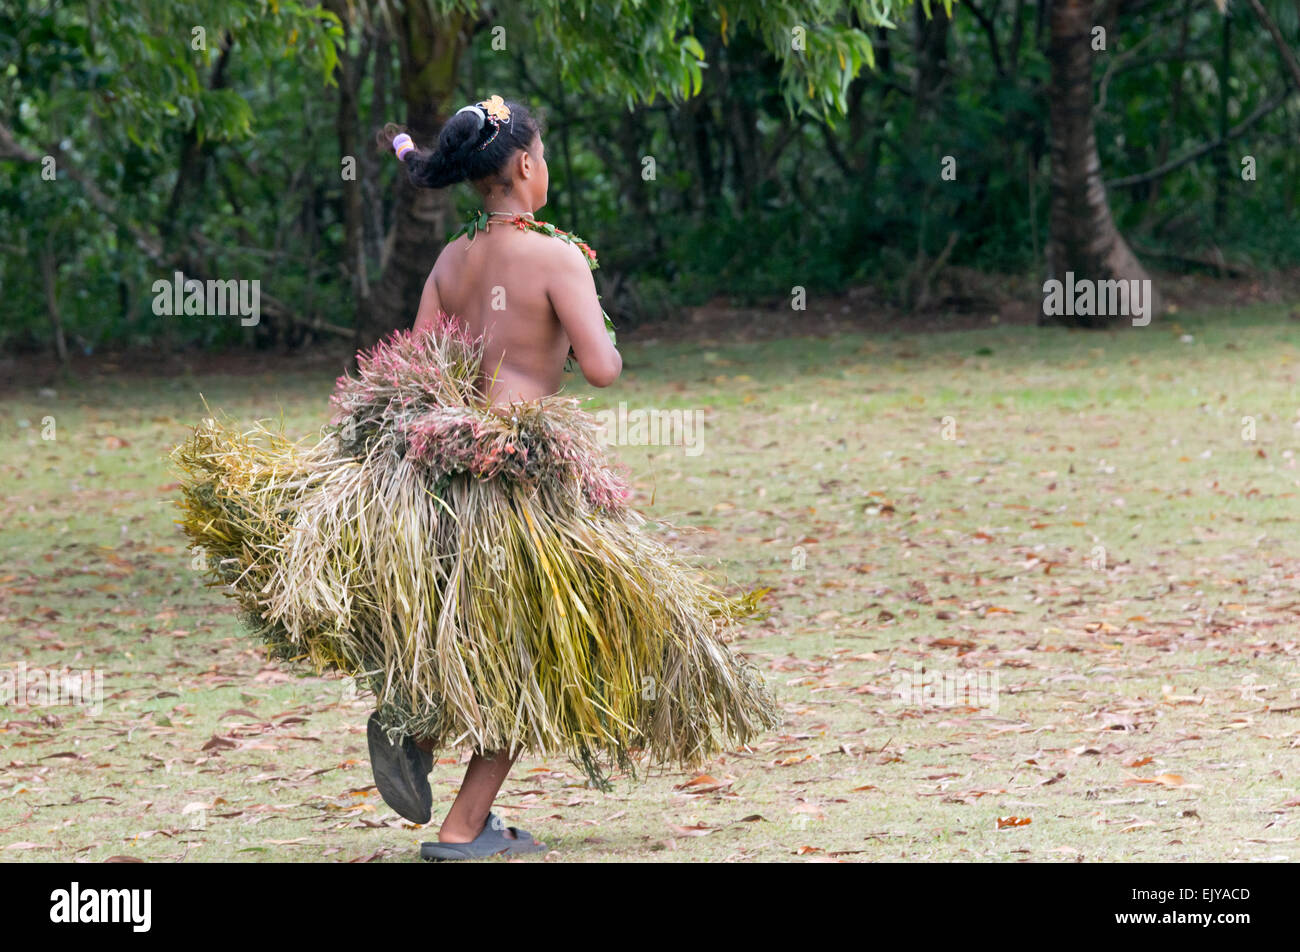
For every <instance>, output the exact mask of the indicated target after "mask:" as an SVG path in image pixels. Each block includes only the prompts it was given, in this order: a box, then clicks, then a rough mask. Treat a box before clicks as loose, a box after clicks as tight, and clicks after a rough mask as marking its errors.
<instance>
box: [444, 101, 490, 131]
mask: <svg viewBox="0 0 1300 952" xmlns="http://www.w3.org/2000/svg"><path fill="white" fill-rule="evenodd" d="M470 110H473V112H474V115H475V117H476V118H477V119H478V127H479V128H480V129H482V128H483V123H484V122H486V121H487V113H486V112H485V111H484V110H483V108H482V107H481V106H479V105H477V104H476V105H473V106H461V107H460V108H459V109H457V110H456V115H457V116H459V115H460V114H461V113H462V112H469V111H470ZM452 118H455V116H453V117H452Z"/></svg>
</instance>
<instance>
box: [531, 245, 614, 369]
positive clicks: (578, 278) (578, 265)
mask: <svg viewBox="0 0 1300 952" xmlns="http://www.w3.org/2000/svg"><path fill="white" fill-rule="evenodd" d="M554 244H555V253H554V260H555V266H554V268H553V269H551V275H550V278H549V280H548V282H547V286H546V293H547V296H548V297H549V298H550V301H551V307H553V308H555V315H556V317H558V318H559V319H560V324H561V325H563V327H564V330H565V333H567V334H568V335H569V342H570V343H571V344H572V345H573V355H574V357H576V358H577V359H578V366H579V367H581V368H582V375H583V376H584V377H586V378H587V382H588V383H590V384H591V385H592V386H593V387H608V386H609V385H610V384H612V383H613V382H614V381H615V380H617V379H618V375H619V374H620V373H622V372H623V358H622V356H621V355H620V354H619V352H618V350H617V349H615V347H614V345H613V344H611V343H610V340H609V335H608V334H606V333H605V314H604V312H603V311H601V309H600V298H598V297H597V296H596V282H595V281H594V280H593V279H592V277H591V267H590V265H589V264H588V263H587V257H586V255H584V254H583V253H582V252H581V251H580V250H578V248H577V247H575V246H574V245H571V244H568V243H567V242H562V241H557V242H555V243H554Z"/></svg>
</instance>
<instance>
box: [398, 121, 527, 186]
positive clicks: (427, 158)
mask: <svg viewBox="0 0 1300 952" xmlns="http://www.w3.org/2000/svg"><path fill="white" fill-rule="evenodd" d="M506 106H507V107H509V109H510V118H509V119H508V120H506V121H505V122H502V123H501V126H500V131H499V132H498V133H497V136H496V138H494V139H492V141H491V142H490V143H489V144H488V146H487V147H486V148H483V149H480V148H479V146H481V145H482V144H483V143H484V142H487V140H488V138H489V137H490V136H491V135H492V132H493V130H494V128H495V127H494V126H493V124H492V122H491V121H490V120H487V119H485V118H484V117H483V113H482V112H481V111H480V110H468V109H467V110H466V111H464V112H458V113H456V115H454V116H452V117H451V118H450V119H448V120H447V121H446V122H445V123H444V124H443V127H442V129H441V130H440V131H439V132H438V147H437V148H436V149H434V150H432V151H426V150H424V149H415V150H414V151H412V152H408V153H407V154H406V159H405V162H406V172H407V175H409V176H410V179H411V184H412V185H418V186H420V187H422V188H446V187H447V186H448V185H454V184H455V183H456V182H464V181H467V180H468V181H471V182H475V181H478V180H479V179H485V178H488V177H490V176H494V175H499V174H500V172H501V170H502V169H504V168H505V167H506V163H507V162H509V161H510V159H511V158H512V157H513V156H514V154H515V153H516V152H518V151H519V150H521V149H524V150H527V149H528V148H529V147H530V146H531V145H532V144H533V139H534V138H535V137H536V136H537V133H538V131H539V129H538V125H537V120H536V119H534V118H533V114H532V113H531V112H529V110H528V107H527V106H525V105H523V104H522V103H517V102H513V101H507V102H506ZM480 119H483V120H484V121H483V122H482V124H480V122H479V120H480ZM405 131H406V129H405V128H404V127H402V126H399V125H397V124H396V123H392V122H390V123H388V124H387V125H385V126H384V128H383V129H381V130H380V132H379V135H378V136H377V137H376V138H377V139H378V141H379V143H380V144H381V145H383V146H386V147H387V148H389V149H392V147H393V139H395V138H396V137H397V135H398V134H399V133H401V132H405Z"/></svg>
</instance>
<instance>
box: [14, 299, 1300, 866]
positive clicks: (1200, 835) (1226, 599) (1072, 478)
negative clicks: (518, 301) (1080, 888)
mask: <svg viewBox="0 0 1300 952" xmlns="http://www.w3.org/2000/svg"><path fill="white" fill-rule="evenodd" d="M1288 310H1289V309H1288V308H1287V307H1276V306H1260V307H1254V308H1250V309H1246V310H1239V311H1232V312H1212V313H1203V314H1198V315H1195V316H1189V315H1181V314H1180V315H1174V316H1172V317H1170V318H1166V319H1165V320H1163V321H1159V322H1156V323H1153V324H1152V325H1151V326H1149V327H1147V328H1143V329H1134V328H1125V329H1123V330H1117V331H1115V332H1103V333H1082V332H1071V331H1065V330H1061V329H1035V328H1023V327H1014V328H1012V327H1002V328H999V327H997V326H991V327H990V328H989V329H987V330H982V331H974V332H961V333H948V334H933V335H915V336H898V337H895V338H889V339H882V338H880V337H874V338H866V337H861V336H852V335H849V336H841V337H836V338H833V339H812V338H791V339H787V340H781V341H777V342H768V343H761V344H760V343H744V342H731V341H724V340H715V341H702V342H699V341H697V342H692V343H678V344H671V345H669V344H660V343H656V342H654V341H642V342H637V343H633V344H630V345H628V346H627V347H626V349H625V358H626V369H625V371H624V375H623V378H622V379H621V380H620V381H619V382H618V383H617V384H616V385H615V386H614V387H613V388H610V389H608V390H604V391H592V390H589V389H587V388H585V386H583V385H581V384H580V383H579V382H574V383H573V384H572V389H573V390H574V391H575V392H580V393H587V394H590V395H592V396H593V400H592V402H591V405H590V406H591V408H592V409H593V410H597V409H604V408H617V407H618V405H619V403H620V402H624V403H626V405H627V408H628V409H629V410H637V409H647V408H656V409H665V410H670V409H680V410H691V411H698V412H699V413H701V414H702V415H703V420H704V426H703V430H702V431H701V442H700V444H699V448H700V450H701V451H700V452H699V453H698V455H691V454H688V453H687V452H686V451H685V450H684V448H683V447H680V446H679V447H671V446H640V445H637V446H621V447H619V448H618V449H617V453H618V454H619V456H620V457H621V458H622V459H623V460H624V461H625V462H626V463H627V464H628V465H629V466H630V467H631V469H632V471H633V473H634V474H635V476H636V482H637V490H638V499H637V504H638V505H639V506H640V508H642V510H643V511H644V512H646V514H647V515H648V516H649V517H650V518H651V519H655V518H659V519H664V520H666V521H668V522H670V523H673V524H675V526H676V527H677V528H676V529H675V530H664V531H671V532H672V533H673V534H674V539H675V541H676V543H677V544H678V545H681V546H683V547H685V548H687V549H688V550H690V551H692V552H693V553H695V554H696V555H697V557H698V559H699V562H700V564H701V566H703V567H706V568H707V569H708V570H709V571H711V572H713V573H715V574H716V576H717V577H718V578H719V579H720V580H723V581H724V582H725V584H727V585H729V586H734V587H736V588H739V587H741V586H754V585H760V586H765V587H769V588H770V589H771V593H770V594H769V595H768V596H767V604H768V605H769V607H770V609H771V611H770V614H769V616H768V617H767V618H766V619H764V620H762V621H760V622H756V623H753V624H750V625H749V626H747V628H746V629H745V631H744V633H743V636H742V637H741V638H739V639H738V640H737V641H736V642H735V647H736V648H737V649H738V650H741V651H744V652H746V653H747V654H748V655H749V656H750V657H751V658H752V659H753V660H754V662H755V663H756V664H757V665H758V666H759V667H760V668H761V669H762V670H763V671H764V673H765V675H766V677H768V678H769V679H770V681H771V684H772V686H773V688H774V690H775V691H776V692H777V694H778V696H779V698H780V700H781V702H782V705H783V708H784V711H785V714H786V721H785V724H784V726H783V728H782V729H780V730H779V731H776V732H773V733H772V734H771V735H769V736H767V737H765V738H763V739H762V740H761V742H759V743H757V744H755V745H754V746H753V747H752V748H751V749H749V750H738V751H731V752H728V753H726V754H724V755H721V756H719V757H717V758H716V759H714V760H713V761H711V762H709V763H708V764H706V765H705V766H704V767H703V768H702V769H701V770H699V771H691V772H680V771H672V770H662V771H658V772H656V773H655V774H654V775H653V776H652V777H651V778H650V779H649V780H648V781H647V782H645V783H635V784H634V783H631V782H628V781H626V780H623V781H620V782H618V783H617V784H616V788H615V791H614V792H613V793H611V794H600V793H598V792H596V791H594V790H591V789H589V788H587V787H585V786H584V785H583V782H582V778H581V776H580V774H579V773H578V772H577V771H576V770H575V769H574V768H573V767H571V766H570V765H569V764H567V763H566V762H565V760H564V759H563V758H562V757H553V758H549V759H540V758H536V757H532V756H526V757H525V758H524V759H522V760H521V761H520V762H519V764H518V765H517V766H516V768H515V770H514V772H513V773H512V775H511V777H510V778H509V779H508V780H507V782H506V785H505V788H504V790H503V793H502V796H501V798H500V800H499V802H498V807H499V810H500V812H501V813H502V814H503V815H506V816H508V817H509V820H510V822H512V823H514V824H516V825H520V826H523V827H525V828H526V829H529V830H530V831H532V832H533V833H534V834H536V835H537V836H538V837H539V838H542V839H544V840H546V841H547V843H548V844H549V845H550V846H551V847H552V849H553V850H554V851H555V852H554V853H553V854H552V857H551V858H558V859H561V860H566V861H600V860H610V859H617V860H662V861H700V860H713V861H724V860H730V861H747V860H748V861H752V860H766V861H772V860H777V861H780V860H790V861H824V860H841V861H850V862H852V861H872V860H913V861H934V860H963V861H970V860H977V861H1019V860H1035V861H1078V860H1083V861H1144V860H1165V861H1179V860H1192V861H1202V860H1236V861H1270V860H1282V859H1295V858H1297V857H1300V847H1298V846H1297V843H1298V842H1300V839H1298V837H1300V821H1298V820H1297V812H1298V811H1300V799H1298V798H1300V792H1298V791H1297V789H1296V783H1295V776H1296V774H1297V767H1298V766H1300V763H1298V761H1300V674H1297V671H1296V659H1297V644H1298V642H1300V638H1298V636H1297V630H1298V628H1300V625H1298V621H1300V591H1298V588H1300V541H1297V538H1296V529H1297V500H1298V499H1300V497H1298V496H1297V492H1300V468H1297V462H1296V458H1295V448H1296V445H1297V443H1300V399H1298V398H1297V386H1296V383H1297V373H1298V372H1300V325H1297V324H1295V323H1293V322H1291V321H1289V319H1288ZM331 385H332V374H330V373H328V372H311V373H305V372H295V371H293V370H292V369H286V370H285V371H284V372H279V373H276V374H274V375H262V376H225V377H203V376H196V377H193V378H174V379H157V380H151V379H139V378H130V377H125V378H122V379H120V380H111V379H110V380H106V381H102V382H95V383H92V384H87V385H81V386H78V385H76V384H72V385H65V386H63V387H60V388H58V390H57V393H55V394H53V395H51V394H50V393H48V392H47V393H44V394H42V393H40V392H38V391H37V390H36V388H35V387H33V388H31V389H30V390H28V391H23V392H22V393H21V394H20V395H19V396H18V397H16V398H11V399H7V400H5V401H4V402H3V403H0V425H2V426H3V432H4V439H5V447H6V452H5V454H4V459H3V462H0V474H2V479H3V485H4V503H3V506H4V510H3V518H2V519H0V532H2V533H3V536H2V539H3V541H2V542H0V559H2V560H3V568H2V569H0V599H2V600H0V645H2V646H3V647H2V650H0V673H3V672H9V675H8V676H9V677H10V679H11V682H12V679H13V678H15V677H16V672H18V671H19V670H20V666H25V668H26V670H27V672H28V676H29V678H30V677H31V675H32V672H33V671H51V670H59V669H62V668H65V667H66V668H67V669H69V670H70V671H73V672H79V671H91V672H96V673H98V674H101V675H102V677H103V682H102V683H103V690H102V710H98V711H96V710H94V709H93V708H92V709H86V708H84V707H79V706H77V705H75V704H72V705H70V704H63V705H60V706H42V705H37V706H27V705H24V704H15V703H10V704H8V705H7V706H3V707H0V859H6V860H25V861H39V860H50V859H84V860H91V861H93V860H102V859H106V858H108V857H112V856H130V857H136V858H140V859H146V860H172V861H175V860H185V861H221V860H258V859H263V860H294V861H313V860H325V861H338V860H358V859H361V860H373V861H382V862H417V861H418V859H417V844H418V843H419V842H420V841H421V840H427V839H432V838H433V836H434V833H435V828H436V824H437V822H438V821H439V820H440V818H441V817H442V815H443V814H444V813H445V811H446V807H447V806H448V804H449V803H450V802H451V799H452V797H453V796H454V793H455V790H456V787H457V785H458V783H459V779H460V775H461V768H460V765H459V758H460V754H459V752H457V751H443V752H441V754H440V760H439V763H438V766H437V767H436V769H435V773H434V777H433V783H434V790H435V810H434V823H433V825H432V826H431V827H429V828H426V829H420V828H416V827H414V826H412V825H410V824H407V823H405V822H404V821H401V820H400V819H399V818H397V817H396V816H395V814H393V812H392V811H391V810H389V809H388V808H387V807H386V806H385V805H384V804H383V802H382V801H381V800H380V799H379V798H378V796H377V794H376V793H375V791H374V788H373V786H372V785H371V784H372V781H371V776H370V771H369V765H368V762H367V759H366V748H365V738H364V725H365V719H366V716H367V714H368V712H369V710H370V709H371V703H370V700H369V699H368V698H367V697H366V696H365V695H357V694H356V692H355V691H354V690H352V689H351V688H350V684H349V682H347V681H344V680H340V679H338V678H336V677H332V676H327V677H318V676H316V675H314V674H312V673H310V672H304V671H302V670H300V669H298V668H296V667H292V666H284V665H281V664H278V663H272V662H268V661H266V660H265V659H264V656H263V654H262V652H261V651H260V650H259V648H258V646H257V645H256V644H254V643H252V642H251V641H250V640H249V638H248V637H247V636H246V635H245V634H244V632H243V631H242V630H241V628H240V626H239V624H238V621H237V619H236V617H235V615H234V613H233V609H232V607H231V604H230V603H229V601H228V600H227V599H225V598H223V597H222V596H221V595H220V593H219V592H217V591H216V590H212V589H207V588H205V587H204V585H203V580H202V578H201V576H200V573H199V572H197V571H195V570H194V569H193V568H192V567H191V558H192V557H191V555H190V554H189V553H188V552H187V551H186V550H185V549H184V546H183V540H182V539H181V538H180V536H179V534H178V532H177V530H176V528H175V526H174V525H173V524H172V521H171V520H172V518H173V512H172V509H171V500H172V499H173V498H174V496H175V489H176V487H175V476H174V474H172V473H171V472H169V470H168V467H167V463H166V460H165V457H166V454H167V452H168V450H169V449H170V448H171V446H173V445H174V444H175V443H177V442H178V441H179V440H181V439H182V438H183V437H184V435H185V433H186V429H187V426H188V425H189V424H191V423H192V422H193V421H194V420H196V419H197V418H198V417H199V416H200V415H201V414H203V413H204V409H203V406H202V404H201V402H200V394H202V395H203V396H204V397H206V399H207V401H208V403H209V405H210V406H212V407H213V408H221V409H222V410H224V411H225V412H226V413H228V414H229V415H231V416H232V417H235V418H237V419H252V418H257V417H276V418H280V417H282V418H283V421H284V425H285V427H286V429H287V430H288V431H289V432H290V433H292V434H294V435H307V434H309V433H311V432H313V431H314V430H316V429H317V428H318V427H319V426H320V425H321V424H322V423H323V422H324V421H325V419H326V416H327V406H326V400H327V397H328V394H329V392H330V389H331ZM48 417H52V418H53V422H54V425H55V437H56V438H55V439H53V440H46V439H42V429H43V426H44V424H43V421H44V420H45V418H48ZM1251 437H1253V438H1251ZM921 666H924V669H925V670H926V671H927V672H930V673H931V674H933V675H937V676H940V677H945V678H950V679H954V680H955V679H957V678H959V677H965V678H968V679H969V680H968V681H966V682H965V683H976V684H979V685H981V686H982V687H983V688H984V689H985V691H984V693H974V694H970V695H964V696H963V695H958V696H952V697H949V698H945V697H944V696H943V692H942V691H940V693H939V696H938V697H937V698H934V697H932V698H930V699H929V701H928V702H927V700H926V698H925V697H922V696H917V695H913V696H906V691H905V690H903V689H904V688H905V687H906V686H907V685H909V684H910V683H912V679H913V678H914V677H916V673H917V672H919V671H920V669H921ZM976 679H979V680H976ZM2 684H3V682H0V685H2ZM918 695H919V692H918ZM949 700H951V701H952V702H953V703H947V702H948V701H949Z"/></svg>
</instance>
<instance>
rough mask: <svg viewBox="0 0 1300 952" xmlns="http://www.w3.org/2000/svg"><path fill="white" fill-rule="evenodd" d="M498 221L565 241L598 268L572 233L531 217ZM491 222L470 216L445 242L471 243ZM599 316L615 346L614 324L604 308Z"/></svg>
mask: <svg viewBox="0 0 1300 952" xmlns="http://www.w3.org/2000/svg"><path fill="white" fill-rule="evenodd" d="M499 220H500V221H503V222H509V223H510V224H512V225H514V226H515V227H516V228H518V229H519V230H520V231H535V232H538V233H540V234H543V235H550V236H551V237H552V238H559V239H560V240H561V241H567V242H568V243H569V244H571V245H577V246H578V250H579V251H581V252H582V253H583V255H585V256H586V258H587V265H588V266H589V267H590V268H591V270H592V271H595V270H596V269H597V268H599V267H600V264H599V262H597V261H596V252H595V251H594V250H592V247H591V245H589V244H587V243H586V242H585V241H583V240H582V239H581V238H579V237H578V236H577V235H575V234H573V233H572V232H568V231H565V230H564V229H562V228H556V227H555V226H554V225H552V224H551V223H550V222H544V221H538V220H537V219H536V218H533V217H532V216H531V215H514V216H513V217H511V218H504V217H501V218H500V219H499ZM491 222H492V216H491V215H489V214H488V213H487V212H485V211H483V212H478V213H477V214H471V215H470V216H469V220H468V221H466V222H465V224H464V225H462V226H461V227H460V229H459V230H458V231H457V232H456V233H455V234H454V235H452V236H451V237H450V238H448V239H447V242H448V244H450V243H451V242H453V241H455V240H456V239H457V238H459V237H460V236H461V235H467V236H468V237H469V240H470V241H473V240H474V236H475V235H477V234H478V233H479V232H480V231H487V229H488V225H489V224H491ZM599 296H600V295H597V297H599ZM600 314H601V317H603V318H605V333H606V334H608V335H609V342H610V343H611V344H617V343H618V338H617V337H616V336H615V334H614V322H613V321H611V320H610V319H609V315H608V314H606V313H605V308H604V307H602V308H601V309H600Z"/></svg>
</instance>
